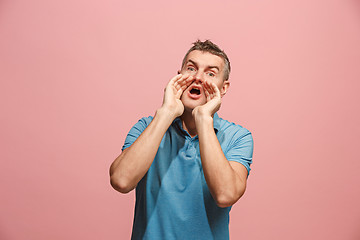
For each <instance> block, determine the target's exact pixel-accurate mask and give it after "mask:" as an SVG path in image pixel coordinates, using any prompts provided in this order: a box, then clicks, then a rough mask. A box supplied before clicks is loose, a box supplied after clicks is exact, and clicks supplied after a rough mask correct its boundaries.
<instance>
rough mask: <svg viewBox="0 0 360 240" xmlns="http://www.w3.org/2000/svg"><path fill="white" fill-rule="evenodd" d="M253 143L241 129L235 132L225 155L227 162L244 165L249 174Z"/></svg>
mask: <svg viewBox="0 0 360 240" xmlns="http://www.w3.org/2000/svg"><path fill="white" fill-rule="evenodd" d="M253 148H254V141H253V138H252V135H251V133H250V132H249V131H248V130H246V129H245V128H242V129H241V130H239V131H237V132H236V133H235V134H234V136H233V138H232V140H231V142H230V145H229V148H228V150H227V152H226V154H225V156H226V159H227V160H228V161H235V162H238V163H241V164H242V165H244V166H245V167H246V169H247V171H248V175H249V173H250V170H251V168H250V165H251V163H252V156H253Z"/></svg>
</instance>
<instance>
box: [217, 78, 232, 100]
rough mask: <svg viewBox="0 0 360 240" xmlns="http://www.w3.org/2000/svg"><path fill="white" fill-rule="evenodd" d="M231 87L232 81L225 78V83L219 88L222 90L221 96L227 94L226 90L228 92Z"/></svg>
mask: <svg viewBox="0 0 360 240" xmlns="http://www.w3.org/2000/svg"><path fill="white" fill-rule="evenodd" d="M229 87H230V82H229V80H225V81H224V82H223V85H222V87H221V89H219V90H220V94H221V97H223V96H224V95H225V94H226V92H227V90H228V89H229Z"/></svg>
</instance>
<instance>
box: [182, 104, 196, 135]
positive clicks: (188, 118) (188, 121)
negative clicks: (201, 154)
mask: <svg viewBox="0 0 360 240" xmlns="http://www.w3.org/2000/svg"><path fill="white" fill-rule="evenodd" d="M180 118H181V122H182V126H183V128H184V130H186V131H187V132H188V133H189V134H190V136H191V137H195V136H196V135H197V131H196V125H195V119H194V117H193V116H192V111H186V110H185V111H184V113H183V115H181V117H180Z"/></svg>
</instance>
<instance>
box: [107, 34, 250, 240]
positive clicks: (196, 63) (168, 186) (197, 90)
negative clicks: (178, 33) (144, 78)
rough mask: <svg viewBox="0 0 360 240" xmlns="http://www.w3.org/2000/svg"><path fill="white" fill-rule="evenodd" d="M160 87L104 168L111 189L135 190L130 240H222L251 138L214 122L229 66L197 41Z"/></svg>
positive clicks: (242, 185) (240, 184)
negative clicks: (151, 112)
mask: <svg viewBox="0 0 360 240" xmlns="http://www.w3.org/2000/svg"><path fill="white" fill-rule="evenodd" d="M178 73H179V74H178V75H176V76H175V77H174V78H172V79H171V80H170V81H169V83H168V84H167V86H166V89H165V92H164V98H163V104H162V106H161V107H160V108H159V109H158V110H157V111H156V114H155V116H154V117H147V118H142V119H141V120H140V121H139V122H138V123H136V124H135V125H134V127H133V128H132V129H131V130H130V132H129V134H128V135H127V137H126V140H125V144H124V146H123V149H122V150H123V151H122V153H121V154H120V156H119V157H118V158H116V159H115V161H114V162H113V164H112V165H111V167H110V176H111V185H112V186H113V187H114V188H115V189H116V190H118V191H119V192H121V193H127V192H129V191H131V190H133V189H134V188H136V205H135V215H134V225H133V232H132V239H166V240H168V239H206V240H208V239H228V238H229V211H230V209H231V206H232V205H233V204H234V203H236V201H237V200H239V198H240V197H241V196H242V195H243V194H244V192H245V188H246V180H247V176H248V173H249V171H250V164H251V162H252V152H253V139H252V136H251V133H250V132H249V131H248V130H246V129H245V128H243V127H241V126H239V125H236V124H234V123H230V122H228V121H226V120H223V119H221V118H219V116H218V115H217V113H216V112H217V111H218V110H219V108H220V105H221V98H222V97H223V96H224V95H225V93H226V92H227V90H228V88H229V80H228V79H229V73H230V62H229V60H228V57H227V56H226V54H225V53H224V52H223V51H222V50H221V49H219V47H218V46H217V45H215V44H213V43H212V42H211V41H209V40H207V41H205V42H201V41H197V42H195V43H194V46H193V47H192V48H191V49H190V50H189V51H188V52H187V54H186V55H185V57H184V60H183V63H182V66H181V71H179V72H178Z"/></svg>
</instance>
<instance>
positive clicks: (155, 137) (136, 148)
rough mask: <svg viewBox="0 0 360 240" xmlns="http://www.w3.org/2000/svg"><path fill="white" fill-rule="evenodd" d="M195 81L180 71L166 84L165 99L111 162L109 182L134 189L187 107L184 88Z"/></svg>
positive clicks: (118, 188) (123, 189)
mask: <svg viewBox="0 0 360 240" xmlns="http://www.w3.org/2000/svg"><path fill="white" fill-rule="evenodd" d="M191 81H192V77H191V76H182V75H181V74H180V75H177V76H175V77H174V78H173V79H171V80H170V81H169V83H168V85H167V86H166V88H165V93H164V101H163V105H162V106H161V108H160V109H158V110H157V111H156V114H155V116H154V119H153V120H152V122H151V123H150V124H149V126H148V127H147V128H146V129H145V130H144V131H143V132H142V134H141V135H140V136H139V137H138V138H137V139H136V141H135V142H134V143H133V144H132V145H131V146H130V147H129V148H127V149H125V150H124V151H123V152H122V153H121V154H120V156H118V157H117V158H116V159H115V161H114V162H113V163H112V164H111V166H110V182H111V185H112V186H113V188H114V189H116V190H117V191H119V192H121V193H127V192H130V191H131V190H133V189H134V188H135V187H136V185H137V184H138V182H139V181H140V180H141V179H142V177H143V176H144V175H145V174H146V172H147V171H148V169H149V168H150V166H151V164H152V162H153V160H154V157H155V155H156V152H157V150H158V148H159V145H160V142H161V140H162V138H163V136H164V134H165V132H166V131H167V129H168V128H169V126H170V124H171V123H172V121H173V120H174V119H175V118H176V117H178V116H180V115H181V114H182V113H183V111H184V106H183V104H182V102H181V101H180V96H181V94H182V92H183V91H184V90H185V89H186V88H187V87H188V86H189V84H190V83H191Z"/></svg>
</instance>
